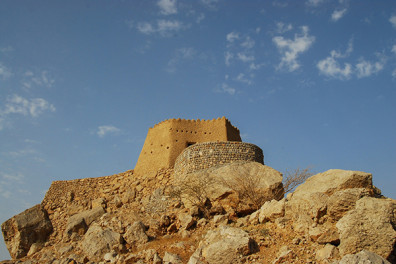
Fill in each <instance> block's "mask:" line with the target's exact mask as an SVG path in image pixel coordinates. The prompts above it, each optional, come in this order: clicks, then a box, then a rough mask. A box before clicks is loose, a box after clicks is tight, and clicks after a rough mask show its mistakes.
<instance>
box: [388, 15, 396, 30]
mask: <svg viewBox="0 0 396 264" xmlns="http://www.w3.org/2000/svg"><path fill="white" fill-rule="evenodd" d="M389 22H391V24H392V26H393V27H394V28H396V15H393V16H391V17H390V18H389Z"/></svg>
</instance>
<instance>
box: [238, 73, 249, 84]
mask: <svg viewBox="0 0 396 264" xmlns="http://www.w3.org/2000/svg"><path fill="white" fill-rule="evenodd" d="M235 80H236V81H238V82H241V83H246V84H248V85H251V84H252V83H253V81H252V80H250V79H248V77H246V75H245V74H244V73H240V74H238V76H237V77H236V78H235Z"/></svg>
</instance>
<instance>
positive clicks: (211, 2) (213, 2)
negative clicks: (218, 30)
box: [200, 0, 219, 10]
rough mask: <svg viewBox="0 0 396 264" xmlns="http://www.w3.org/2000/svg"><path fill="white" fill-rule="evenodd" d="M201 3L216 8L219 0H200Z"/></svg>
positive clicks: (209, 7)
mask: <svg viewBox="0 0 396 264" xmlns="http://www.w3.org/2000/svg"><path fill="white" fill-rule="evenodd" d="M200 2H201V4H203V5H204V6H205V7H206V8H208V9H211V10H213V9H216V8H217V4H218V2H219V0H201V1H200Z"/></svg>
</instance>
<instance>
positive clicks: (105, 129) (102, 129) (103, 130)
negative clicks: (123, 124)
mask: <svg viewBox="0 0 396 264" xmlns="http://www.w3.org/2000/svg"><path fill="white" fill-rule="evenodd" d="M120 131H121V130H120V129H119V128H117V127H115V126H99V127H98V130H97V132H96V134H97V135H98V136H99V137H104V136H106V135H108V134H114V133H118V132H120Z"/></svg>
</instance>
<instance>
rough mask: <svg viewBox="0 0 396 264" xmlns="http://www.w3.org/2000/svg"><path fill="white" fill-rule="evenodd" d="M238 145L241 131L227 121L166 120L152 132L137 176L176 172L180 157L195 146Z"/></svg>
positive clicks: (219, 119) (140, 160)
mask: <svg viewBox="0 0 396 264" xmlns="http://www.w3.org/2000/svg"><path fill="white" fill-rule="evenodd" d="M209 141H212V142H216V141H237V142H240V141H242V140H241V137H240V134H239V129H238V128H236V127H235V126H233V125H232V124H231V122H230V121H229V120H228V119H227V118H225V117H222V118H217V119H211V120H203V119H202V120H199V119H196V120H190V119H180V118H178V119H167V120H164V121H162V122H160V123H158V124H156V125H154V126H153V127H151V128H149V131H148V133H147V137H146V140H145V142H144V145H143V148H142V151H141V153H140V155H139V159H138V162H137V164H136V166H135V169H134V170H135V173H140V174H142V173H147V172H150V171H157V170H158V169H161V168H173V166H174V164H175V160H176V158H177V156H179V154H180V153H181V152H182V151H183V150H184V149H185V148H187V147H189V146H191V145H194V144H196V143H202V142H209Z"/></svg>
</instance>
